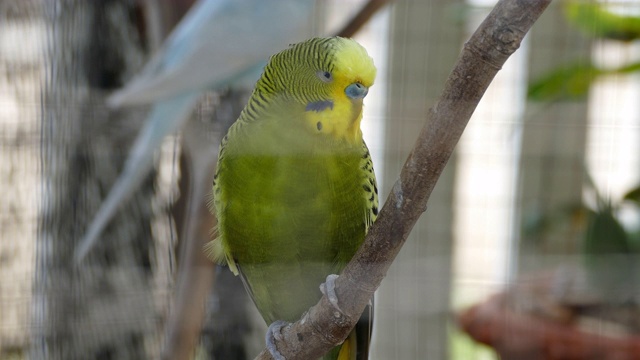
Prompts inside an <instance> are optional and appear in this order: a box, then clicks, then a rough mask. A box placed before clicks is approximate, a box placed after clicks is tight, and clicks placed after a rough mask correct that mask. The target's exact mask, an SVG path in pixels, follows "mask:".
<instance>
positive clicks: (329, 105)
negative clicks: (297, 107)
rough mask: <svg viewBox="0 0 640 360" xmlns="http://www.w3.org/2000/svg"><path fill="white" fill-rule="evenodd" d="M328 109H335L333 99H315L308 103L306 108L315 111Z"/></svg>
mask: <svg viewBox="0 0 640 360" xmlns="http://www.w3.org/2000/svg"><path fill="white" fill-rule="evenodd" d="M326 109H331V110H333V101H331V100H320V101H314V102H310V103H308V104H307V107H306V108H305V110H306V111H315V112H320V111H324V110H326Z"/></svg>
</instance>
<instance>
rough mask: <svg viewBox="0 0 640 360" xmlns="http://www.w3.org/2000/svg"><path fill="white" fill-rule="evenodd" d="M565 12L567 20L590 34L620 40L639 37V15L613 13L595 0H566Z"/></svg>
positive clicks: (630, 39)
mask: <svg viewBox="0 0 640 360" xmlns="http://www.w3.org/2000/svg"><path fill="white" fill-rule="evenodd" d="M565 14H566V17H567V19H568V20H569V22H571V23H572V24H574V25H575V26H576V27H577V28H578V29H580V30H582V31H584V32H585V33H587V34H589V35H591V36H595V37H599V38H607V39H614V40H621V41H632V40H635V39H638V38H640V17H638V16H628V15H624V16H623V15H618V14H615V13H613V12H611V11H608V10H607V9H606V8H605V6H603V5H602V4H601V3H599V2H596V1H588V2H587V1H584V0H578V1H566V2H565Z"/></svg>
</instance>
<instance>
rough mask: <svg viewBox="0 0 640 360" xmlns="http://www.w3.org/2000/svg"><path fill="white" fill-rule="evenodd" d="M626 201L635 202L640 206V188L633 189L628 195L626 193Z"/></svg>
mask: <svg viewBox="0 0 640 360" xmlns="http://www.w3.org/2000/svg"><path fill="white" fill-rule="evenodd" d="M623 199H624V200H628V201H633V202H635V203H637V204H638V205H640V186H638V187H636V188H635V189H631V190H630V191H629V192H628V193H626V194H625V195H624V197H623Z"/></svg>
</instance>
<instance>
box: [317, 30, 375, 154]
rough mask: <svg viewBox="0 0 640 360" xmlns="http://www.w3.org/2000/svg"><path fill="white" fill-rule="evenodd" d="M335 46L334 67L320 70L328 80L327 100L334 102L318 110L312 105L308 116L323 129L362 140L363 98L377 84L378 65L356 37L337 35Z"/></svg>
mask: <svg viewBox="0 0 640 360" xmlns="http://www.w3.org/2000/svg"><path fill="white" fill-rule="evenodd" d="M335 48H336V49H335V53H334V59H333V62H332V65H333V68H332V69H331V70H330V71H327V72H326V73H325V72H322V73H320V72H318V74H317V76H318V77H319V78H320V79H321V81H323V80H324V81H325V82H326V85H327V88H328V91H327V95H328V96H327V99H326V100H325V101H327V103H326V104H329V103H331V104H332V106H325V107H324V108H322V106H320V107H319V109H318V110H320V111H314V109H313V105H312V106H311V109H307V111H306V117H305V118H306V119H305V120H306V121H307V123H308V126H310V127H311V128H312V129H315V131H317V132H319V133H323V134H328V135H331V136H333V137H335V138H338V139H344V140H347V141H349V142H353V143H356V144H359V143H360V141H361V139H362V132H361V131H360V121H361V119H362V101H363V99H364V97H365V96H366V95H367V93H368V91H369V87H371V86H372V85H373V82H374V79H375V76H376V68H375V66H374V65H373V60H372V59H371V58H370V57H369V55H368V54H367V51H366V50H365V49H364V48H363V47H362V46H361V45H360V44H358V43H357V42H355V41H354V40H351V39H344V38H336V45H335Z"/></svg>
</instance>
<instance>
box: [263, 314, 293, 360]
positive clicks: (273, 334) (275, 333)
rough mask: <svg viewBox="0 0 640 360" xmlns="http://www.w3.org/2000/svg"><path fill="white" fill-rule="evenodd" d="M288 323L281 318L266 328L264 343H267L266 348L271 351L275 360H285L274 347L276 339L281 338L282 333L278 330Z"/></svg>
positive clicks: (279, 339)
mask: <svg viewBox="0 0 640 360" xmlns="http://www.w3.org/2000/svg"><path fill="white" fill-rule="evenodd" d="M287 325H289V323H288V322H286V321H282V320H276V321H274V322H273V323H272V324H271V325H269V329H267V334H266V335H265V343H266V345H267V350H269V353H271V357H273V358H274V359H275V360H286V359H285V357H284V356H282V354H280V352H279V351H278V348H277V347H276V343H275V341H274V340H276V341H281V340H282V339H283V337H282V333H281V332H280V331H281V330H282V328H283V327H285V326H287Z"/></svg>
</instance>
